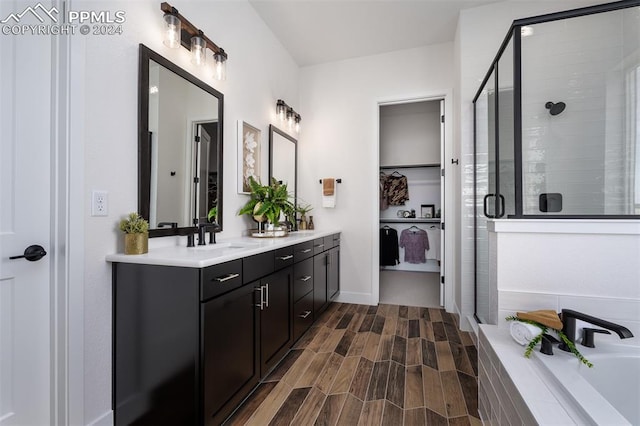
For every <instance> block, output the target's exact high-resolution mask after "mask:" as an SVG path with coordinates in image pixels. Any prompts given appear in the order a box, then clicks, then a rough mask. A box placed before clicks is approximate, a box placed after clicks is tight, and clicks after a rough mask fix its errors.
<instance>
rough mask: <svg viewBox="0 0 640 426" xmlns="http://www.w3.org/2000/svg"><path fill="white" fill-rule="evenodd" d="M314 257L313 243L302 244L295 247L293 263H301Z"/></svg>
mask: <svg viewBox="0 0 640 426" xmlns="http://www.w3.org/2000/svg"><path fill="white" fill-rule="evenodd" d="M311 256H313V241H307V242H306V243H300V244H296V245H295V246H293V261H294V262H296V263H297V262H300V261H301V260H305V259H308V258H310V257H311Z"/></svg>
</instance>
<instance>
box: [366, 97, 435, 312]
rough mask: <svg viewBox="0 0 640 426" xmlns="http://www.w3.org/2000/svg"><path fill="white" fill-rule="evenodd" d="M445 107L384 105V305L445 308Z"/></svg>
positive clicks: (431, 102)
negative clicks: (443, 223) (442, 170)
mask: <svg viewBox="0 0 640 426" xmlns="http://www.w3.org/2000/svg"><path fill="white" fill-rule="evenodd" d="M441 102H442V101H441V100H440V99H437V100H424V101H412V102H406V103H393V104H389V105H380V109H379V119H380V120H379V122H380V133H379V134H380V141H379V142H380V194H379V197H380V203H379V204H380V240H379V243H380V280H379V282H380V291H379V294H380V303H393V304H401V305H409V306H426V307H437V306H441V305H442V304H443V294H441V293H442V286H441V284H442V283H441V281H442V278H441V269H442V264H443V259H442V252H443V250H442V247H441V244H442V241H443V238H441V232H442V230H441V223H440V222H441V217H442V208H443V205H444V202H443V201H444V200H443V195H444V194H443V190H442V188H443V181H442V179H443V176H441V174H442V173H441V153H442V147H441V144H442V142H443V138H442V136H443V132H444V129H443V126H442V122H441V116H442V114H443V113H442V110H443V105H442V104H441Z"/></svg>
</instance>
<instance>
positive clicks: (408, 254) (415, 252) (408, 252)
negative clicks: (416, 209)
mask: <svg viewBox="0 0 640 426" xmlns="http://www.w3.org/2000/svg"><path fill="white" fill-rule="evenodd" d="M400 247H402V248H404V261H405V262H407V263H426V262H427V259H426V257H425V251H426V250H429V237H428V236H427V231H425V230H424V229H419V228H417V227H415V226H412V227H411V228H409V229H405V230H403V231H402V232H401V233H400Z"/></svg>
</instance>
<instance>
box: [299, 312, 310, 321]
mask: <svg viewBox="0 0 640 426" xmlns="http://www.w3.org/2000/svg"><path fill="white" fill-rule="evenodd" d="M309 315H311V311H304V312H303V313H302V314H301V315H298V316H299V317H300V318H302V319H307V317H308V316H309Z"/></svg>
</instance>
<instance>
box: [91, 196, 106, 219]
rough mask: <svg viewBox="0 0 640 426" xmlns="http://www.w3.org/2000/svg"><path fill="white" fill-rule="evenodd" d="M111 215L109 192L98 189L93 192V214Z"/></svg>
mask: <svg viewBox="0 0 640 426" xmlns="http://www.w3.org/2000/svg"><path fill="white" fill-rule="evenodd" d="M108 215H109V193H108V192H107V191H96V190H94V191H93V192H92V193H91V216H108Z"/></svg>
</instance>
